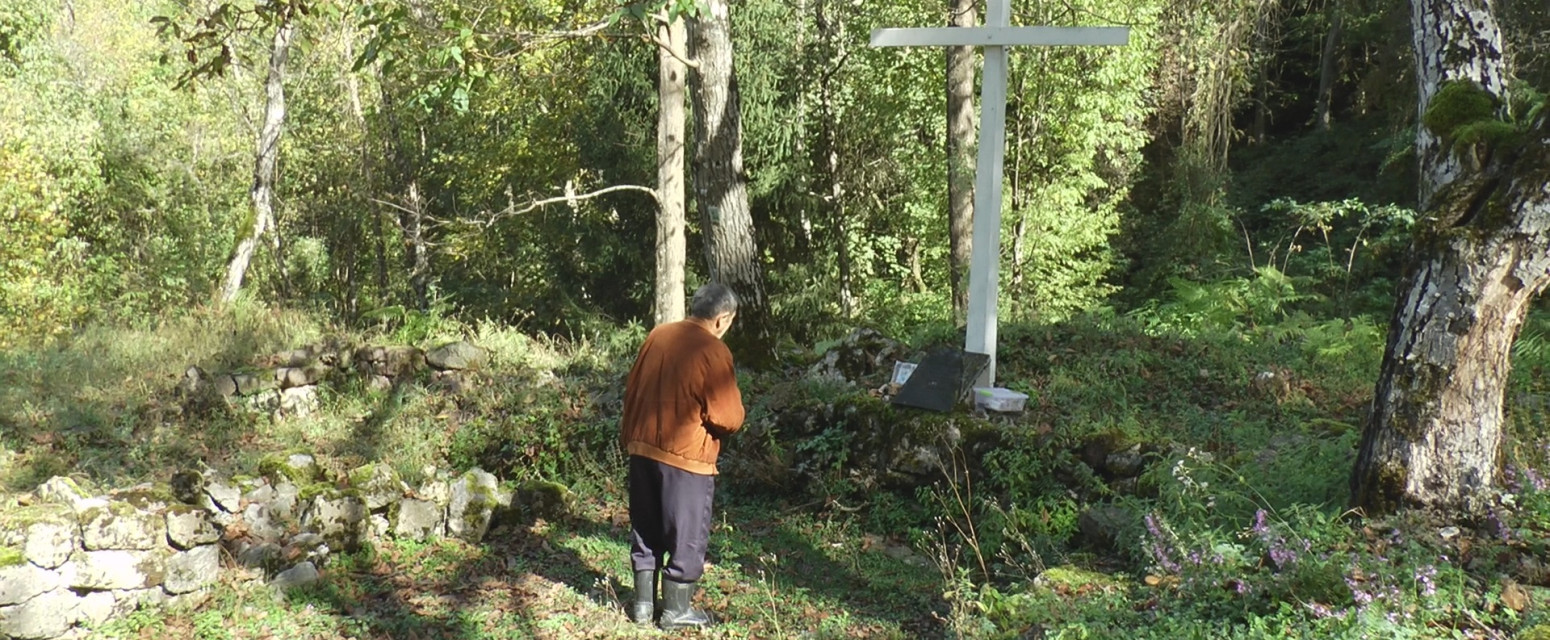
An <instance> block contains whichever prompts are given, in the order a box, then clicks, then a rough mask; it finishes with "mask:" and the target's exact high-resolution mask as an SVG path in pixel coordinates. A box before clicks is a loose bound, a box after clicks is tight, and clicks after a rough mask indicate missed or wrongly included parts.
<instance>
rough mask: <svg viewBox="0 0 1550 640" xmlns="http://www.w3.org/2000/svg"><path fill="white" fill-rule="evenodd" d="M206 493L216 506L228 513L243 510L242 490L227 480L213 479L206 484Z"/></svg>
mask: <svg viewBox="0 0 1550 640" xmlns="http://www.w3.org/2000/svg"><path fill="white" fill-rule="evenodd" d="M205 494H207V495H209V496H210V500H212V501H214V502H215V506H216V507H217V508H219V509H220V510H221V511H225V512H226V513H237V512H238V511H241V510H242V492H240V491H238V490H237V488H236V487H233V486H231V485H229V484H227V483H225V482H221V481H218V480H212V481H210V482H209V483H207V484H206V485H205Z"/></svg>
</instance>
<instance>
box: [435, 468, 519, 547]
mask: <svg viewBox="0 0 1550 640" xmlns="http://www.w3.org/2000/svg"><path fill="white" fill-rule="evenodd" d="M499 492H500V486H499V484H498V482H497V481H496V479H495V476H493V475H490V474H489V473H488V472H485V471H483V470H480V469H473V470H470V471H469V472H468V473H465V474H463V475H462V477H460V478H458V480H457V482H454V483H453V484H452V493H451V499H450V501H449V502H448V503H447V535H449V536H452V537H454V538H460V539H462V540H467V541H469V542H478V541H480V540H481V539H483V538H484V534H485V532H487V531H489V528H490V520H491V519H493V518H494V516H495V510H496V509H497V508H498V507H499V506H500V499H499V498H498V497H497V494H498V493H499ZM507 503H508V504H509V503H510V501H509V500H508V501H507Z"/></svg>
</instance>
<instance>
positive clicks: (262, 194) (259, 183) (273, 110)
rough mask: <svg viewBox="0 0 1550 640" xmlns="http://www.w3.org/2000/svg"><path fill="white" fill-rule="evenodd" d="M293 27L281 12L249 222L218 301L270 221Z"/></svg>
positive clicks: (235, 284) (243, 270) (229, 294)
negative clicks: (286, 66)
mask: <svg viewBox="0 0 1550 640" xmlns="http://www.w3.org/2000/svg"><path fill="white" fill-rule="evenodd" d="M295 29H296V27H295V23H294V22H292V20H291V16H290V14H289V13H285V14H283V15H282V17H281V20H280V24H279V25H277V26H276V27H275V31H274V42H273V44H272V46H271V48H270V49H269V75H268V76H267V77H266V78H265V79H264V96H265V97H264V124H263V127H262V128H261V129H260V130H259V133H258V148H257V150H256V151H255V153H254V159H253V187H252V189H250V190H249V191H248V195H249V196H250V197H251V198H252V200H253V222H252V224H251V225H250V226H248V228H246V229H243V230H242V231H241V233H242V234H243V235H242V237H241V239H240V240H238V241H237V247H236V250H235V251H233V252H232V256H231V262H230V263H229V264H227V266H226V279H225V283H224V284H223V285H222V286H221V302H222V303H230V302H231V301H233V300H236V299H237V293H238V292H239V291H241V290H242V280H243V278H245V277H247V273H248V266H249V265H250V264H252V262H253V252H254V251H255V250H256V249H257V248H258V243H259V242H261V241H262V240H263V237H264V233H265V232H267V231H268V230H269V227H271V226H273V224H274V174H275V164H276V163H277V162H279V159H280V134H281V133H283V132H284V130H285V61H286V58H288V57H289V56H290V51H291V37H292V36H293V35H295Z"/></svg>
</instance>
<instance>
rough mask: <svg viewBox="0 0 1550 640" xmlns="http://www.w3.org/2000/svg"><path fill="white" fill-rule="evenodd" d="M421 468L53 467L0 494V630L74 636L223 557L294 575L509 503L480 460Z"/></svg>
mask: <svg viewBox="0 0 1550 640" xmlns="http://www.w3.org/2000/svg"><path fill="white" fill-rule="evenodd" d="M424 476H425V478H426V479H425V480H424V481H423V482H421V483H419V484H418V485H416V486H411V485H410V484H408V483H407V482H404V481H403V480H402V479H400V478H399V476H398V474H397V473H396V472H395V471H394V470H393V469H392V468H391V467H389V466H387V465H384V464H371V465H366V466H363V467H360V468H358V469H355V470H353V471H351V472H350V473H348V474H344V475H343V476H341V477H336V478H325V477H324V474H323V472H322V471H321V469H320V467H319V466H318V464H317V463H316V461H315V460H314V459H313V457H312V456H310V455H307V454H290V455H279V456H271V457H269V458H267V459H265V460H264V462H263V463H262V464H261V465H260V475H259V476H257V477H240V476H238V477H233V478H223V477H221V476H220V475H218V474H216V473H215V472H213V471H211V470H209V469H204V470H201V471H192V470H188V471H180V472H178V473H176V474H174V475H173V478H172V481H171V483H169V484H167V485H149V484H147V485H140V486H137V487H133V488H130V489H123V490H115V491H109V492H106V493H103V494H100V495H99V494H96V493H94V492H92V491H87V490H85V489H83V488H82V486H81V485H80V484H79V483H77V482H76V481H75V480H73V479H71V478H67V477H55V478H53V479H51V480H49V481H48V482H46V483H44V484H43V485H41V486H40V487H39V488H38V489H37V490H36V491H35V492H33V493H31V494H27V495H24V496H21V497H19V498H16V499H12V500H7V501H6V502H5V503H3V504H0V637H5V638H26V639H54V638H84V637H87V636H88V634H89V629H90V628H92V627H96V626H100V625H101V624H103V623H105V622H108V621H110V620H112V619H115V618H118V617H121V616H125V615H127V614H129V613H131V612H133V611H136V610H138V609H141V608H145V607H159V606H165V605H177V604H184V603H190V602H192V603H198V602H201V601H203V600H204V599H206V598H208V597H209V594H210V590H211V587H212V586H213V585H215V584H216V583H217V582H218V581H220V579H221V576H222V571H223V569H225V568H229V567H236V566H241V567H246V568H248V569H252V570H258V571H259V572H261V574H262V575H263V576H264V579H265V580H266V581H267V582H268V584H270V585H272V586H274V587H276V588H280V589H283V588H288V587H294V586H300V585H304V584H307V583H309V582H313V581H316V580H318V579H319V578H320V577H321V574H320V569H321V568H323V567H325V566H326V564H327V562H328V559H329V558H330V556H331V555H333V554H335V553H338V552H341V551H353V550H356V549H358V548H360V547H361V546H362V545H363V544H366V543H368V542H375V541H384V540H388V539H392V538H398V539H412V540H427V539H433V538H442V537H448V538H457V539H461V540H465V541H469V542H478V541H479V540H481V539H482V538H484V536H485V534H486V532H488V531H489V530H490V528H491V527H492V525H494V524H496V523H497V522H499V521H501V520H502V519H503V518H507V517H509V516H510V515H512V514H514V513H515V511H516V509H515V506H514V505H513V492H511V491H508V490H505V489H503V488H502V487H501V484H500V483H499V482H498V481H497V479H496V478H495V476H493V475H491V474H489V473H487V472H484V471H482V470H479V469H473V470H470V471H468V472H466V473H463V474H461V475H452V474H450V473H448V472H446V471H439V470H436V469H426V470H425V473H424ZM551 492H552V490H551ZM249 575H251V574H249Z"/></svg>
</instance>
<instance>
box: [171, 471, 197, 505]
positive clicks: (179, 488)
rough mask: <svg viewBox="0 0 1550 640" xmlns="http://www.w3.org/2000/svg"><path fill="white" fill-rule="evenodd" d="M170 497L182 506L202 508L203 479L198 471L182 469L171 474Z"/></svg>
mask: <svg viewBox="0 0 1550 640" xmlns="http://www.w3.org/2000/svg"><path fill="white" fill-rule="evenodd" d="M170 486H171V487H172V497H174V498H177V499H178V501H179V502H182V503H183V504H191V505H194V506H196V507H197V506H203V503H204V498H205V497H206V496H205V488H206V483H205V477H204V474H202V473H200V472H198V471H190V470H188V469H184V470H181V471H177V472H175V473H173V474H172V481H171V483H170Z"/></svg>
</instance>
